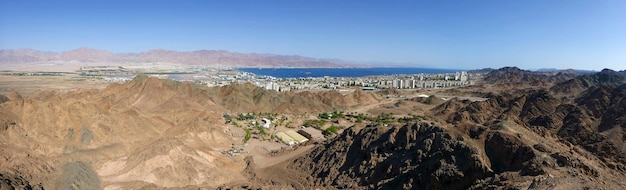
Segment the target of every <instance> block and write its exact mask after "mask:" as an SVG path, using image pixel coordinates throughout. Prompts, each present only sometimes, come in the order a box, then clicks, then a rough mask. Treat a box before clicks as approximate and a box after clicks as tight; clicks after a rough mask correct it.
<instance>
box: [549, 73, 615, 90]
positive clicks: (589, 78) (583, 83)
mask: <svg viewBox="0 0 626 190" xmlns="http://www.w3.org/2000/svg"><path fill="white" fill-rule="evenodd" d="M624 82H626V74H625V73H623V72H616V71H613V70H610V69H604V70H602V71H600V72H598V73H594V74H586V75H581V76H579V77H576V78H573V79H570V80H567V81H564V82H562V83H559V84H557V85H555V86H553V87H552V88H551V89H550V90H552V91H554V92H557V93H571V92H574V93H579V92H581V91H583V90H586V89H587V88H589V87H592V86H597V85H609V86H618V85H621V84H623V83H624Z"/></svg>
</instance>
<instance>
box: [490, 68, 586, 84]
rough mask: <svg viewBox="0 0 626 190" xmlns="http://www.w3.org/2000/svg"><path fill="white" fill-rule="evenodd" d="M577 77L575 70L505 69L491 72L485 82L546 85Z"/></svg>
mask: <svg viewBox="0 0 626 190" xmlns="http://www.w3.org/2000/svg"><path fill="white" fill-rule="evenodd" d="M577 75H578V73H577V72H576V71H574V70H563V71H551V72H533V71H528V70H521V69H519V68H517V67H503V68H500V69H497V70H493V71H491V72H489V73H488V74H487V75H485V77H484V78H483V81H484V82H485V83H488V84H516V83H526V84H544V83H558V82H562V81H565V80H569V79H571V78H574V77H575V76H577Z"/></svg>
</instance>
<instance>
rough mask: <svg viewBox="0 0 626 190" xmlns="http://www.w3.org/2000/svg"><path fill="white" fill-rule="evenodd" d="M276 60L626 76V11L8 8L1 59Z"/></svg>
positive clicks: (129, 1)
mask: <svg viewBox="0 0 626 190" xmlns="http://www.w3.org/2000/svg"><path fill="white" fill-rule="evenodd" d="M79 47H90V48H95V49H102V50H108V51H111V52H116V53H133V52H134V53H136V52H142V51H147V50H151V49H169V50H176V51H193V50H202V49H207V50H227V51H231V52H241V53H252V52H255V53H273V54H284V55H301V56H306V57H313V58H324V59H338V60H343V61H347V62H354V63H364V64H374V65H381V66H382V65H399V66H411V67H427V68H454V69H477V68H487V67H491V68H499V67H503V66H518V67H520V68H524V69H540V68H557V69H566V68H573V69H585V70H601V69H603V68H610V69H613V70H624V69H626V1H624V0H601V1H592V0H550V1H539V0H523V1H522V0H471V1H467V0H457V1H450V0H424V1H421V0H412V1H397V0H390V1H379V0H378V1H371V0H360V1H347V0H333V1H331V0H309V1H304V0H286V1H282V0H266V1H257V0H224V1H211V0H202V1H193V0H185V1H173V0H167V1H163V0H88V1H82V0H81V1H74V0H63V1H32V0H12V1H9V0H0V49H18V48H30V49H35V50H43V51H53V52H62V51H68V50H72V49H77V48H79Z"/></svg>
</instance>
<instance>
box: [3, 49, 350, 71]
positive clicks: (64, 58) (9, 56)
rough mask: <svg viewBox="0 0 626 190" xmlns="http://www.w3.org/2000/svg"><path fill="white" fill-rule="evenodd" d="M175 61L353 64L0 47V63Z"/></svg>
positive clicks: (209, 53)
mask: <svg viewBox="0 0 626 190" xmlns="http://www.w3.org/2000/svg"><path fill="white" fill-rule="evenodd" d="M58 62H79V63H100V64H127V63H174V64H183V65H204V66H209V67H218V66H219V67H346V66H354V65H349V64H346V63H340V62H337V61H328V60H323V59H315V58H308V57H301V56H295V55H275V54H257V53H234V52H228V51H224V50H199V51H191V52H178V51H172V50H162V49H157V50H150V51H146V52H140V53H112V52H109V51H105V50H98V49H91V48H84V47H83V48H79V49H75V50H70V51H66V52H61V53H54V52H44V51H37V50H32V49H11V50H0V65H2V64H29V63H36V64H41V63H58Z"/></svg>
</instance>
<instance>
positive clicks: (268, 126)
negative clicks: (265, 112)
mask: <svg viewBox="0 0 626 190" xmlns="http://www.w3.org/2000/svg"><path fill="white" fill-rule="evenodd" d="M263 122H265V124H263V128H266V129H269V128H270V125H272V121H270V120H269V119H267V118H263Z"/></svg>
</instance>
